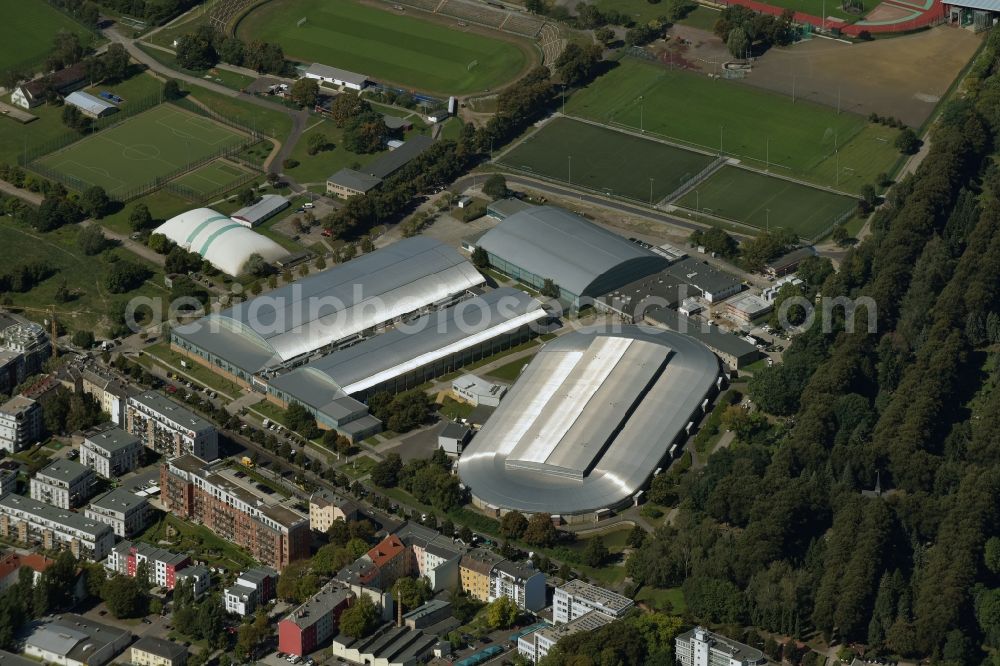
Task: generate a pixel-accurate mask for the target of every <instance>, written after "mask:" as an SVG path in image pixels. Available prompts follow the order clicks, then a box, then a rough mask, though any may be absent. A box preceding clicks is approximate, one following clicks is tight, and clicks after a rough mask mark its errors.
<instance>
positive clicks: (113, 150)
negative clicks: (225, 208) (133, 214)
mask: <svg viewBox="0 0 1000 666" xmlns="http://www.w3.org/2000/svg"><path fill="white" fill-rule="evenodd" d="M246 140H247V137H246V136H244V135H242V134H240V133H239V132H237V131H236V130H233V129H230V128H228V127H225V126H223V125H220V124H218V123H216V122H214V121H212V120H209V119H208V118H204V117H202V116H198V115H195V114H193V113H190V112H188V111H184V110H182V109H179V108H177V107H176V106H173V105H171V104H161V105H160V106H157V107H154V108H152V109H150V110H149V111H144V112H143V113H140V114H138V115H136V116H133V117H131V118H129V119H127V120H125V121H124V122H123V123H122V124H120V125H116V126H114V127H111V128H108V129H105V130H102V131H99V132H96V133H95V134H92V135H90V136H88V137H85V138H83V139H81V140H80V141H77V142H76V143H73V144H70V145H69V146H68V147H66V148H63V149H61V150H58V151H56V152H54V153H51V154H49V155H46V156H44V157H42V158H40V159H38V160H36V161H35V162H33V163H32V166H35V165H38V166H40V167H42V169H48V170H52V171H55V172H57V173H61V174H64V175H66V176H69V177H70V178H71V179H73V181H74V183H75V184H76V185H86V186H90V185H99V186H101V187H103V188H104V189H105V191H107V192H108V194H110V195H112V196H115V195H120V194H122V193H124V192H127V191H129V190H131V189H133V188H136V187H139V186H142V185H145V184H147V183H150V182H151V181H153V180H154V179H156V178H164V177H167V176H171V175H174V174H176V173H178V171H180V170H182V169H183V168H184V166H185V165H188V164H193V163H195V162H197V161H200V160H203V159H205V158H206V157H209V156H211V155H215V154H218V153H219V152H221V151H222V150H224V149H226V148H231V147H234V146H237V145H239V144H241V143H244V142H245V141H246Z"/></svg>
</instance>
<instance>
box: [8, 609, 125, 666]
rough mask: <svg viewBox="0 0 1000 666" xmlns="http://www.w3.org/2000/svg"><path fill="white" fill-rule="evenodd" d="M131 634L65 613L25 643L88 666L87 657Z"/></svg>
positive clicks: (44, 626)
mask: <svg viewBox="0 0 1000 666" xmlns="http://www.w3.org/2000/svg"><path fill="white" fill-rule="evenodd" d="M130 635H131V634H130V632H128V631H125V630H124V629H117V628H115V627H111V626H108V625H106V624H101V623H100V622H95V621H94V620H89V619H87V618H85V617H83V616H82V615H75V614H71V613H67V614H65V615H63V616H61V617H57V618H56V619H54V620H53V621H52V622H49V623H48V624H43V625H41V626H40V627H38V628H37V629H35V632H34V633H33V634H31V636H29V637H28V639H27V645H33V646H35V647H37V648H38V649H40V650H44V651H45V652H49V653H52V654H56V655H59V656H61V657H66V658H68V659H71V660H73V661H79V662H83V663H87V662H88V657H89V655H91V654H93V653H95V652H97V651H99V650H103V649H104V648H105V647H106V646H108V645H109V644H111V643H116V642H118V641H121V640H123V639H125V638H126V637H129V636H130Z"/></svg>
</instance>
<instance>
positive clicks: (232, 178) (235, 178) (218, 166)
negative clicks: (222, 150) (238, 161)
mask: <svg viewBox="0 0 1000 666" xmlns="http://www.w3.org/2000/svg"><path fill="white" fill-rule="evenodd" d="M246 175H247V172H246V171H245V170H244V169H241V168H240V167H238V166H236V165H235V164H233V163H231V162H229V161H227V160H215V161H214V162H209V163H208V164H206V165H204V166H201V167H198V168H197V169H195V170H194V171H191V172H190V173H186V174H184V175H183V176H181V177H180V178H177V179H176V180H174V181H173V184H175V185H180V186H181V187H187V188H189V189H191V190H193V191H194V192H197V193H199V194H210V193H212V192H221V191H224V190H227V189H230V188H231V187H233V186H235V184H236V183H238V182H239V181H240V179H242V178H243V177H244V176H246Z"/></svg>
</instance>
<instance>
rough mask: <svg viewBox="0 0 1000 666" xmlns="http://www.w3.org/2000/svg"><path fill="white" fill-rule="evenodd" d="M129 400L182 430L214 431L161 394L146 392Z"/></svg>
mask: <svg viewBox="0 0 1000 666" xmlns="http://www.w3.org/2000/svg"><path fill="white" fill-rule="evenodd" d="M130 399H131V400H134V401H135V402H137V403H139V404H140V405H143V406H144V407H146V408H147V409H150V410H152V411H153V412H156V413H157V414H159V415H160V416H162V417H164V418H166V419H169V420H170V421H173V422H174V423H176V424H177V425H179V426H181V427H182V428H187V429H189V430H194V431H195V432H204V431H206V430H214V429H215V426H214V425H212V424H211V423H209V422H208V421H206V420H205V419H203V418H201V417H200V416H198V415H197V414H195V413H194V412H192V411H191V410H189V409H187V408H186V407H182V406H181V405H179V404H177V403H176V402H174V401H173V400H170V399H169V398H167V397H166V396H165V395H163V394H162V393H157V392H155V391H146V392H145V393H140V394H138V395H134V396H132V397H131V398H130Z"/></svg>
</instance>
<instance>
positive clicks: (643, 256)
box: [477, 206, 669, 303]
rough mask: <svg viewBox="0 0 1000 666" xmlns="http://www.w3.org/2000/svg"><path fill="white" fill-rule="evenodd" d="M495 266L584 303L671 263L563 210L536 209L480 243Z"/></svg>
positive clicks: (507, 222)
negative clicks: (583, 299) (549, 283)
mask: <svg viewBox="0 0 1000 666" xmlns="http://www.w3.org/2000/svg"><path fill="white" fill-rule="evenodd" d="M477 245H478V246H479V247H481V248H483V249H484V250H485V251H486V253H487V254H488V255H489V259H490V265H492V266H493V267H494V268H496V269H498V270H500V271H502V272H504V273H506V274H507V275H509V276H511V277H512V278H514V279H517V280H521V281H522V282H525V283H526V284H529V285H531V286H532V287H535V288H536V289H541V288H542V287H543V286H544V285H545V281H546V280H551V281H552V282H553V283H554V284H555V286H556V287H558V288H559V292H560V298H561V299H562V300H564V301H567V302H569V303H579V301H580V299H581V298H597V297H598V296H603V295H604V294H606V293H608V292H609V291H613V290H615V289H617V288H618V287H621V286H624V285H626V284H629V283H630V282H633V281H635V280H637V279H639V278H641V277H644V276H646V275H650V274H652V273H656V272H658V271H661V270H663V269H664V268H666V267H667V265H668V264H669V261H668V260H667V259H666V258H665V257H662V256H660V255H658V254H656V253H654V252H652V251H650V250H648V249H646V248H644V247H641V246H639V245H637V244H635V243H631V242H629V241H628V240H626V239H625V238H622V237H621V236H619V235H617V234H615V233H612V232H610V231H608V230H606V229H604V228H602V227H599V226H597V225H596V224H594V223H592V222H590V221H588V220H586V219H584V218H582V217H580V216H579V215H576V214H574V213H571V212H569V211H567V210H564V209H562V208H555V207H553V206H535V207H532V208H528V209H525V210H522V211H520V212H518V213H514V214H513V215H510V216H509V217H506V218H505V219H504V220H503V221H502V222H500V224H498V225H497V226H495V227H493V228H492V229H490V230H489V231H487V232H486V233H485V234H483V236H482V237H481V238H480V239H479V241H478V242H477Z"/></svg>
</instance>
